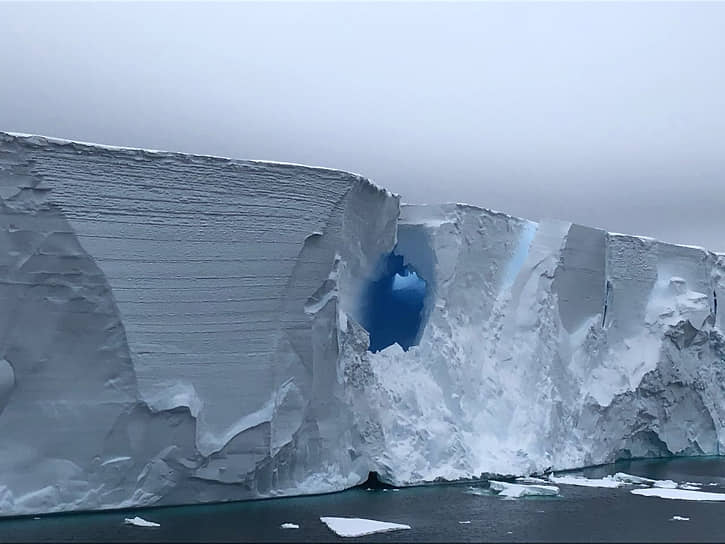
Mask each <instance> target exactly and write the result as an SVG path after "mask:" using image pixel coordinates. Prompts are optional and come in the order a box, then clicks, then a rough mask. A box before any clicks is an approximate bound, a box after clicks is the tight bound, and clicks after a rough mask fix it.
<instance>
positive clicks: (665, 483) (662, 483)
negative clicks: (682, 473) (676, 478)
mask: <svg viewBox="0 0 725 544" xmlns="http://www.w3.org/2000/svg"><path fill="white" fill-rule="evenodd" d="M652 485H653V486H654V487H659V488H662V489H677V483H676V482H673V481H672V480H655V481H654V483H653V484H652Z"/></svg>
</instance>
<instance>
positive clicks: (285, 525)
mask: <svg viewBox="0 0 725 544" xmlns="http://www.w3.org/2000/svg"><path fill="white" fill-rule="evenodd" d="M280 528H281V529H299V528H300V526H299V525H297V524H296V523H283V524H282V525H280Z"/></svg>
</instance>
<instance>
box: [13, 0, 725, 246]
mask: <svg viewBox="0 0 725 544" xmlns="http://www.w3.org/2000/svg"><path fill="white" fill-rule="evenodd" d="M0 130H7V131H17V132H31V133H39V134H45V135H50V136H58V137H65V138H71V139H79V140H85V141H94V142H100V143H107V144H115V145H124V146H134V147H151V148H156V149H170V150H178V151H188V152H195V153H204V154H214V155H223V156H229V157H235V158H250V159H269V160H279V161H289V162H300V163H306V164H313V165H321V166H329V167H334V168H341V169H345V170H350V171H354V172H358V173H360V174H363V175H365V176H367V177H369V178H371V179H372V180H374V181H375V182H377V183H379V184H381V185H383V186H385V187H387V188H389V189H391V190H393V191H395V192H398V193H400V194H401V195H402V196H403V199H404V200H405V201H408V202H442V201H459V202H468V203H472V204H477V205H481V206H485V207H489V208H494V209H498V210H502V211H506V212H508V213H512V214H515V215H519V216H523V217H527V218H530V219H535V220H538V219H541V218H545V217H549V218H560V219H567V220H572V221H576V222H579V223H583V224H588V225H592V226H599V227H603V228H606V229H608V230H612V231H617V232H628V233H635V234H644V235H650V236H655V237H658V238H661V239H664V240H667V241H672V242H679V243H687V244H696V245H704V246H706V247H708V248H710V249H714V250H720V251H725V3H703V4H695V3H693V2H687V3H685V2H683V3H663V4H655V3H650V2H647V3H622V2H616V3H557V4H547V3H533V4H526V3H520V4H510V3H476V4H470V3H469V4H464V3H440V4H430V3H428V4H416V3H368V4H352V3H343V4H337V3H315V4H302V3H294V4H283V3H272V4H253V3H241V4H230V3H223V4H214V5H210V4H206V3H204V4H201V3H199V4H188V3H186V4H138V3H126V4H121V3H112V4H105V5H101V4H90V3H81V4H57V3H54V4H27V3H26V4H8V3H1V4H0Z"/></svg>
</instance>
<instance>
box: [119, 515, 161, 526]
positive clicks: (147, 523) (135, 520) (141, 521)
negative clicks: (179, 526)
mask: <svg viewBox="0 0 725 544" xmlns="http://www.w3.org/2000/svg"><path fill="white" fill-rule="evenodd" d="M123 521H124V523H126V524H127V525H135V526H136V527H161V525H160V524H158V523H156V522H155V521H148V520H145V519H143V518H140V517H138V516H136V517H135V518H125V519H124V520H123Z"/></svg>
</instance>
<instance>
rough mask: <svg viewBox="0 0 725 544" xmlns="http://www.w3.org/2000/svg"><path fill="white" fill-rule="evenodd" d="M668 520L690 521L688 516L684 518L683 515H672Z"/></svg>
mask: <svg viewBox="0 0 725 544" xmlns="http://www.w3.org/2000/svg"><path fill="white" fill-rule="evenodd" d="M670 521H690V518H686V517H683V516H672V517H671V518H670Z"/></svg>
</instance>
